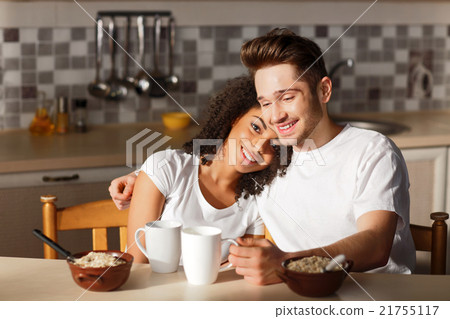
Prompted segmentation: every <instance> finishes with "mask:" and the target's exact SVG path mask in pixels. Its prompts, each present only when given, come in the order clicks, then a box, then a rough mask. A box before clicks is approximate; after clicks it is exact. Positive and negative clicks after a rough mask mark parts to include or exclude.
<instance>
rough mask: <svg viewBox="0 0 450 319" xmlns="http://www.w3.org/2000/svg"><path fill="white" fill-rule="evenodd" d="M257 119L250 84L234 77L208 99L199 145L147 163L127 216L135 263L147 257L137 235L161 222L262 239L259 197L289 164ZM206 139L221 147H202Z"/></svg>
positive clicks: (165, 153) (162, 154) (168, 152)
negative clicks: (147, 226) (135, 236)
mask: <svg viewBox="0 0 450 319" xmlns="http://www.w3.org/2000/svg"><path fill="white" fill-rule="evenodd" d="M260 116H261V110H260V106H259V105H258V104H257V101H256V92H255V89H254V85H253V82H252V80H251V79H250V78H249V77H240V78H236V79H234V80H231V81H229V82H228V84H227V86H226V87H225V88H224V89H223V90H222V91H221V92H220V93H219V94H217V95H216V96H215V97H213V98H212V99H211V100H210V103H209V107H208V117H207V120H206V121H205V125H204V127H203V129H202V130H201V132H200V133H199V134H198V135H197V137H196V138H195V139H194V140H192V141H190V142H188V143H186V144H185V145H184V146H183V149H182V150H165V151H162V152H158V153H155V154H153V155H152V156H150V157H149V158H148V159H147V161H146V162H145V163H144V164H143V165H142V168H141V172H140V173H139V175H138V177H137V180H136V184H135V187H134V192H133V197H132V200H131V206H130V212H129V217H128V247H129V248H128V250H127V251H128V252H129V253H131V254H132V255H133V256H134V257H135V261H136V262H146V258H145V256H144V255H143V254H142V253H141V251H140V250H139V249H138V248H137V246H136V245H134V233H135V232H136V230H137V228H139V227H142V226H143V225H144V224H145V223H147V222H150V221H154V220H157V219H160V218H161V219H162V220H164V219H176V220H179V221H180V222H182V224H183V227H189V226H198V225H208V226H215V227H219V228H221V229H222V236H223V238H237V237H241V236H244V235H246V236H259V237H262V236H263V235H264V225H263V223H262V220H261V219H260V217H259V214H258V211H257V207H256V202H255V199H254V195H258V194H259V193H261V191H262V189H263V186H264V185H268V184H269V183H270V182H271V181H272V180H273V179H274V178H275V177H276V176H277V173H279V174H280V175H284V173H285V171H286V168H287V166H288V165H289V160H288V159H287V161H286V163H287V165H281V164H280V160H281V159H280V150H279V147H274V146H272V145H271V143H270V140H271V139H272V138H275V137H276V134H275V133H274V132H273V131H272V130H270V129H268V128H267V126H266V124H265V123H264V122H263V120H262V119H261V118H260ZM205 140H208V141H207V142H208V143H210V142H211V140H213V142H218V143H219V144H220V145H219V147H217V146H216V143H213V144H215V145H202V144H206V143H207V142H206V141H205ZM197 145H199V146H200V147H197ZM198 149H199V150H198ZM289 153H290V152H289ZM288 157H289V159H290V156H288Z"/></svg>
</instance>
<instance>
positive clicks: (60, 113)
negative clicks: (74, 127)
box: [56, 97, 69, 134]
mask: <svg viewBox="0 0 450 319" xmlns="http://www.w3.org/2000/svg"><path fill="white" fill-rule="evenodd" d="M56 111H57V113H56V132H57V133H58V134H66V133H67V132H68V130H69V105H68V102H67V98H66V97H59V98H58V99H57V101H56Z"/></svg>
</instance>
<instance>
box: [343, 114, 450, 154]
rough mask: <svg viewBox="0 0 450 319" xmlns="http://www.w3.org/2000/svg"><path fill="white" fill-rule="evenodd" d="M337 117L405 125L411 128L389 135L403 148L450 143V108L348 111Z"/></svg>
mask: <svg viewBox="0 0 450 319" xmlns="http://www.w3.org/2000/svg"><path fill="white" fill-rule="evenodd" d="M336 118H346V119H360V120H369V121H386V122H392V123H397V124H402V125H405V126H407V127H409V130H406V131H404V132H402V133H400V134H393V135H389V138H391V139H392V140H393V141H394V142H395V144H396V145H397V146H398V147H399V148H401V149H406V148H417V147H435V146H449V145H450V110H440V111H434V110H433V111H418V112H392V113H348V114H339V115H336Z"/></svg>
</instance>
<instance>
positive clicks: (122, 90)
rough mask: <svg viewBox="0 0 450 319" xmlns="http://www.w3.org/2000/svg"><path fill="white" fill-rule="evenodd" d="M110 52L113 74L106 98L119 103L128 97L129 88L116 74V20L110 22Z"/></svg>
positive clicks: (108, 82) (109, 80) (110, 77)
mask: <svg viewBox="0 0 450 319" xmlns="http://www.w3.org/2000/svg"><path fill="white" fill-rule="evenodd" d="M109 35H110V37H109V51H110V54H111V74H110V76H109V79H108V80H107V81H106V83H107V84H108V85H109V86H110V91H109V94H108V95H107V96H106V98H107V99H108V100H113V101H119V100H122V99H124V98H125V97H126V96H127V93H128V91H127V88H126V87H125V86H124V85H122V84H121V83H120V80H119V78H118V77H117V74H116V43H115V39H117V32H116V28H115V26H114V18H111V20H110V21H109Z"/></svg>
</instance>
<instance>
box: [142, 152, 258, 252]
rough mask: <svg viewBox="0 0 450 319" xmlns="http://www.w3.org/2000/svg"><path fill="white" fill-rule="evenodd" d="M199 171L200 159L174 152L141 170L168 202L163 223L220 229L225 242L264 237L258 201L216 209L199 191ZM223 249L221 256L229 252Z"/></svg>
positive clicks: (159, 156)
mask: <svg viewBox="0 0 450 319" xmlns="http://www.w3.org/2000/svg"><path fill="white" fill-rule="evenodd" d="M198 168H199V159H198V157H196V156H193V155H190V154H187V153H185V152H184V151H183V150H171V149H168V150H164V151H160V152H157V153H155V154H153V155H151V156H150V157H149V158H148V159H147V160H146V161H145V163H144V164H143V165H142V167H141V170H142V171H144V172H145V173H146V174H147V176H148V177H150V179H151V180H152V181H153V183H154V184H155V185H156V187H157V188H158V190H159V191H160V192H161V194H163V195H164V197H165V198H166V202H165V204H164V208H163V212H162V216H161V220H178V221H180V222H181V223H182V224H183V228H187V227H192V226H214V227H218V228H220V229H221V230H222V238H233V239H236V238H237V237H241V236H243V235H244V234H253V235H264V224H263V222H262V220H261V218H260V217H259V214H258V209H257V205H256V200H255V197H254V196H250V197H249V198H248V199H243V198H242V197H241V198H240V199H239V200H238V201H237V202H235V203H234V204H233V205H231V206H229V207H227V208H224V209H217V208H214V207H213V206H211V204H209V203H208V201H207V200H206V199H205V197H204V196H203V194H202V192H201V190H200V186H199V183H198ZM228 245H229V244H228ZM222 248H223V249H222V252H224V251H226V250H227V249H225V247H222ZM222 257H223V256H222Z"/></svg>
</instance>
